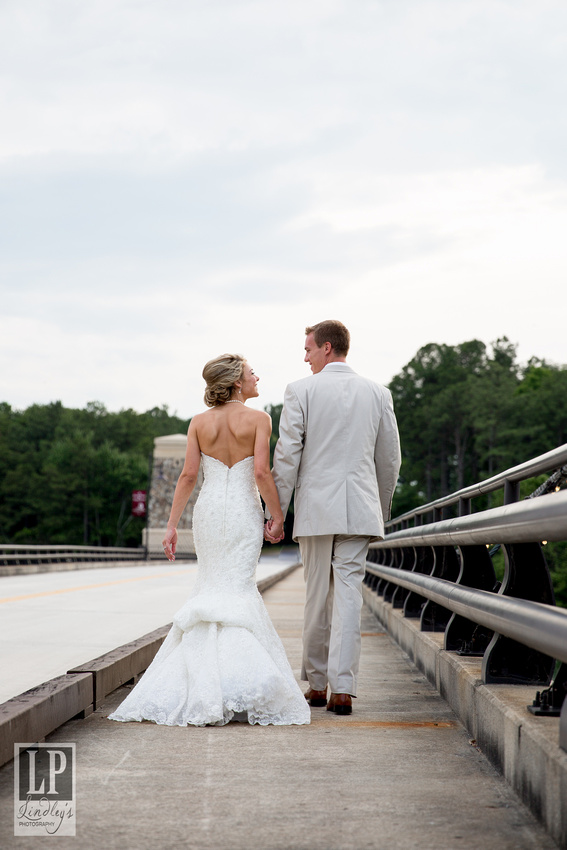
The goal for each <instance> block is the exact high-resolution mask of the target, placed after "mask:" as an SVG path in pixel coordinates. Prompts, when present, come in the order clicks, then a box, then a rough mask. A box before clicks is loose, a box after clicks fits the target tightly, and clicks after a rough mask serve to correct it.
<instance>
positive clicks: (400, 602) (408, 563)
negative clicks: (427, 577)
mask: <svg viewBox="0 0 567 850" xmlns="http://www.w3.org/2000/svg"><path fill="white" fill-rule="evenodd" d="M398 551H401V553H402V557H401V561H400V563H399V567H400V569H401V570H408V571H409V572H413V570H414V568H415V563H416V558H417V556H416V552H415V549H414V547H413V546H407V547H404V548H403V549H401V550H398ZM408 593H409V590H406V588H405V587H402V586H401V585H399V584H398V585H395V590H394V593H393V594H392V598H391V600H390V601H391V602H392V607H393V608H403V607H404V602H405V600H406V596H407V595H408Z"/></svg>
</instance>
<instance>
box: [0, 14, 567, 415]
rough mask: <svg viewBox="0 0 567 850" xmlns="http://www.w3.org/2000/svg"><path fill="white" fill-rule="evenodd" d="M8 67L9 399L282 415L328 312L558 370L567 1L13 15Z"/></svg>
mask: <svg viewBox="0 0 567 850" xmlns="http://www.w3.org/2000/svg"><path fill="white" fill-rule="evenodd" d="M0 62H1V86H0V92H1V111H0V114H1V116H2V132H1V133H0V186H1V203H0V216H1V222H0V240H1V249H0V271H1V283H0V286H1V292H0V296H1V301H0V303H1V319H0V401H1V400H3V401H7V402H9V403H10V404H11V405H12V406H13V407H15V408H24V407H27V406H28V405H29V404H32V403H36V402H37V403H46V402H50V401H55V400H61V401H62V402H63V403H64V404H65V405H67V406H72V407H83V406H84V405H85V404H86V403H87V402H88V401H93V400H98V401H101V402H103V403H104V404H105V405H106V406H107V407H108V408H109V409H110V410H119V409H121V408H128V407H132V408H134V409H135V410H138V411H143V410H147V409H149V408H151V407H154V406H156V405H162V404H166V405H168V406H169V408H170V411H171V412H175V411H177V412H178V413H179V415H182V416H190V415H193V414H194V413H197V412H199V410H201V409H203V403H202V396H203V381H202V378H201V370H202V366H203V364H204V362H205V361H206V360H208V359H210V358H211V357H214V356H216V355H218V354H220V353H222V352H224V351H236V352H241V353H243V354H245V355H246V356H247V357H248V359H249V361H250V362H251V363H252V365H253V367H254V368H255V370H256V372H257V373H258V374H259V375H260V378H261V382H260V385H259V388H260V391H261V397H260V399H259V400H258V402H255V405H256V406H259V407H261V406H263V405H264V404H267V403H278V402H280V401H282V399H283V392H284V388H285V385H286V383H287V382H288V381H290V380H294V379H296V378H299V377H302V376H303V375H306V374H310V372H309V368H308V366H307V365H306V364H304V363H303V342H304V334H303V331H304V328H305V325H306V324H312V323H314V322H317V321H320V320H321V319H326V318H338V319H341V320H342V321H344V322H345V324H347V326H348V327H349V328H350V330H351V334H352V351H351V356H350V358H349V362H350V363H351V365H352V366H353V367H354V368H355V369H356V370H357V371H359V372H361V373H362V374H365V375H367V376H369V377H372V378H374V379H376V380H378V381H380V382H382V383H388V382H389V381H390V379H391V378H392V376H393V375H395V374H396V373H397V372H399V371H400V370H401V368H402V367H403V366H404V365H405V364H406V363H407V362H408V361H409V360H410V359H411V357H412V356H413V355H414V354H415V353H416V351H417V350H418V348H419V347H420V346H422V345H425V344H426V343H428V342H438V343H448V344H456V343H458V342H463V341H465V340H468V339H473V338H477V339H481V340H483V341H484V342H486V343H490V342H491V341H493V340H495V339H496V338H498V337H500V336H504V335H505V336H508V337H509V338H510V340H511V341H512V342H514V343H517V344H518V352H519V356H520V359H521V360H522V361H526V360H527V359H528V358H529V357H530V356H532V355H533V356H537V357H542V358H546V359H548V360H550V361H552V362H555V363H565V362H566V361H567V354H566V348H565V334H566V330H565V329H566V311H565V307H566V302H567V295H566V275H565V270H566V261H567V237H566V234H567V157H566V150H567V111H566V108H565V105H566V103H567V92H566V85H567V4H565V2H564V0H561V2H554V1H553V2H548V1H547V0H530V1H529V2H525V0H509V2H508V0H431V2H428V0H285V1H284V2H275V0H260V2H244V0H199V1H198V2H197V1H196V0H160V2H159V3H158V2H155V0H89V2H78V0H1V2H0Z"/></svg>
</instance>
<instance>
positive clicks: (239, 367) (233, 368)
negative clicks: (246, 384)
mask: <svg viewBox="0 0 567 850" xmlns="http://www.w3.org/2000/svg"><path fill="white" fill-rule="evenodd" d="M245 363H246V360H245V358H244V357H243V356H242V354H221V355H220V357H215V358H214V360H209V362H208V363H205V368H204V369H203V378H204V379H205V381H206V384H207V388H206V390H205V404H206V405H207V407H218V406H219V405H221V404H226V402H227V401H228V400H229V399H230V397H231V395H232V391H233V390H234V384H235V383H236V381H239V380H240V379H241V378H242V375H243V373H244V364H245Z"/></svg>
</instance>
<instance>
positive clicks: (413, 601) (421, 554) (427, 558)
mask: <svg viewBox="0 0 567 850" xmlns="http://www.w3.org/2000/svg"><path fill="white" fill-rule="evenodd" d="M415 554H416V557H415V563H414V568H413V572H415V573H422V574H423V575H427V576H429V575H431V573H432V572H433V569H434V567H435V552H434V551H433V547H432V546H416V547H415ZM426 602H427V599H426V597H425V596H420V595H419V593H415V591H413V590H410V592H409V593H408V595H407V596H406V599H405V602H404V617H421V612H422V611H423V608H424V606H425V604H426Z"/></svg>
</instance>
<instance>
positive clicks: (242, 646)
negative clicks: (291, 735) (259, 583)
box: [109, 455, 310, 726]
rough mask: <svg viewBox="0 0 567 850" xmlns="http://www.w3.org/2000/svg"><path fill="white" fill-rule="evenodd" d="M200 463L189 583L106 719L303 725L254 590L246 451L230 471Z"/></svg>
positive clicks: (303, 707) (255, 528) (253, 494)
mask: <svg viewBox="0 0 567 850" xmlns="http://www.w3.org/2000/svg"><path fill="white" fill-rule="evenodd" d="M202 463H203V471H204V484H203V487H202V489H201V492H200V494H199V498H198V499H197V503H196V505H195V510H194V513H193V534H194V540H195V550H196V553H197V559H198V573H197V581H196V586H195V589H194V591H193V592H192V594H191V596H190V597H189V599H188V600H187V602H185V604H184V605H183V607H182V608H180V610H179V611H178V612H177V613H176V614H175V616H174V618H173V625H172V627H171V630H170V631H169V633H168V635H167V637H166V639H165V641H164V642H163V644H162V646H161V648H160V649H159V651H158V653H157V654H156V656H155V658H154V660H153V661H152V663H151V665H150V666H149V667H148V669H147V670H146V672H145V674H144V676H143V677H142V678H141V679H140V681H139V682H138V684H137V685H136V686H135V687H134V688H133V690H132V691H131V692H130V694H129V695H128V696H127V697H126V699H125V700H124V701H123V702H122V703H121V705H120V706H119V707H118V708H117V709H116V711H115V712H114V713H113V714H111V715H109V717H110V719H111V720H120V721H124V722H125V721H129V720H153V721H154V722H155V723H160V724H163V725H166V726H187V725H188V724H191V725H193V726H205V725H216V726H222V725H224V724H225V723H228V722H229V721H230V720H232V719H235V720H241V721H247V722H248V723H259V724H261V725H262V726H264V725H268V724H270V723H271V724H275V725H291V724H304V723H309V722H310V709H309V706H308V704H307V702H306V700H305V697H304V696H303V694H302V692H301V690H300V688H299V686H298V684H297V682H296V681H295V678H294V675H293V672H292V670H291V667H290V665H289V662H288V660H287V656H286V654H285V650H284V648H283V645H282V643H281V641H280V638H279V636H278V634H277V632H276V630H275V628H274V626H273V624H272V621H271V620H270V617H269V616H268V612H267V611H266V608H265V606H264V603H263V601H262V597H261V596H260V593H259V592H258V588H257V587H256V579H255V573H256V566H257V564H258V559H259V556H260V550H261V548H262V539H263V523H264V519H263V512H262V505H261V502H260V496H259V493H258V489H257V487H256V481H255V478H254V458H253V457H247V458H245V459H244V460H241V461H240V462H239V463H237V464H235V465H234V466H232V467H230V468H229V467H228V466H226V465H225V464H224V463H222V461H220V460H217V459H216V458H213V457H209V456H208V455H202Z"/></svg>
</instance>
